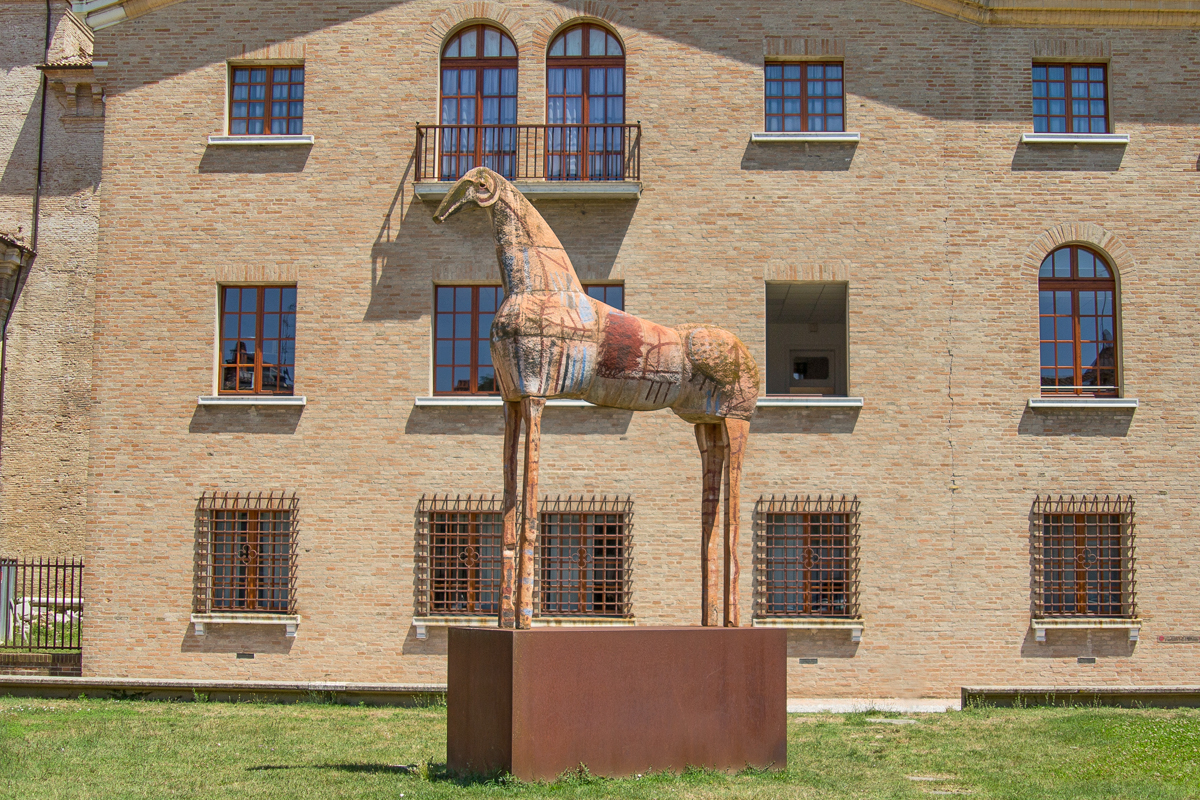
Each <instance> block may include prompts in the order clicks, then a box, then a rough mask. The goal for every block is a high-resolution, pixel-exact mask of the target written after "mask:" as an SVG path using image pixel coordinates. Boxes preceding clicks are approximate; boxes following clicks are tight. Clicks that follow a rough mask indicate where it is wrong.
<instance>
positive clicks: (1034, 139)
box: [1021, 133, 1129, 145]
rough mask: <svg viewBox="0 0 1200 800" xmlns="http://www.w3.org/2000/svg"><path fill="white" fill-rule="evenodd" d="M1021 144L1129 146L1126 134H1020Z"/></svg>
mask: <svg viewBox="0 0 1200 800" xmlns="http://www.w3.org/2000/svg"><path fill="white" fill-rule="evenodd" d="M1021 144H1119V145H1126V144H1129V134H1128V133H1022V134H1021Z"/></svg>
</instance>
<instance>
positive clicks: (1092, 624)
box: [1029, 617, 1142, 642]
mask: <svg viewBox="0 0 1200 800" xmlns="http://www.w3.org/2000/svg"><path fill="white" fill-rule="evenodd" d="M1029 627H1031V628H1033V638H1034V639H1035V640H1037V641H1039V642H1044V641H1046V631H1047V630H1089V629H1091V630H1095V629H1097V628H1099V629H1105V628H1108V629H1113V628H1115V629H1119V630H1128V631H1129V641H1131V642H1136V641H1137V640H1138V637H1139V636H1140V635H1141V630H1142V621H1141V620H1140V619H1122V618H1107V617H1093V618H1090V619H1089V618H1087V617H1063V618H1060V619H1031V620H1030V621H1029Z"/></svg>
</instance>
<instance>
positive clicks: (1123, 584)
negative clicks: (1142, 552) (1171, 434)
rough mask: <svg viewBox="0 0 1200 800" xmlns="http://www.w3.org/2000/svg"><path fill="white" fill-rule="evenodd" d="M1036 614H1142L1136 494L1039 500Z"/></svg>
mask: <svg viewBox="0 0 1200 800" xmlns="http://www.w3.org/2000/svg"><path fill="white" fill-rule="evenodd" d="M1033 511H1034V514H1033V517H1034V536H1033V543H1032V544H1033V554H1034V584H1035V588H1034V616H1035V618H1047V617H1110V618H1133V617H1136V616H1137V608H1136V598H1135V591H1134V588H1135V581H1134V567H1135V551H1134V542H1133V538H1134V537H1133V534H1134V531H1133V498H1131V497H1123V496H1120V495H1118V496H1117V497H1115V498H1110V497H1097V496H1083V497H1075V496H1070V497H1057V498H1055V497H1039V498H1037V500H1035V501H1034V506H1033Z"/></svg>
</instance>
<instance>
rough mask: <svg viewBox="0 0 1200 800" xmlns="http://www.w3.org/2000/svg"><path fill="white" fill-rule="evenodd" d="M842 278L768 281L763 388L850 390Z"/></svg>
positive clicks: (837, 393) (835, 393)
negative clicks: (765, 365) (765, 381)
mask: <svg viewBox="0 0 1200 800" xmlns="http://www.w3.org/2000/svg"><path fill="white" fill-rule="evenodd" d="M848 295H849V292H848V285H847V284H845V283H820V282H808V281H805V282H794V281H793V282H786V283H784V282H779V283H768V284H767V394H769V395H772V394H774V395H792V396H794V395H800V396H803V395H815V396H829V397H845V396H846V395H847V394H849V386H850V379H849V374H850V371H849V365H848V364H847V358H846V353H847V344H846V341H847V340H846V335H847V330H846V318H847V313H846V308H847V298H848Z"/></svg>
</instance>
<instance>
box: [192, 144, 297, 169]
mask: <svg viewBox="0 0 1200 800" xmlns="http://www.w3.org/2000/svg"><path fill="white" fill-rule="evenodd" d="M311 152H312V145H288V146H287V147H262V146H260V145H247V146H245V147H239V146H236V145H221V146H219V147H213V146H211V145H210V146H208V147H206V148H204V155H203V156H201V158H200V172H202V173H222V172H224V173H231V174H246V175H249V174H258V175H264V174H270V173H273V172H303V171H304V166H305V165H306V164H307V163H308V154H309V153H311Z"/></svg>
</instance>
